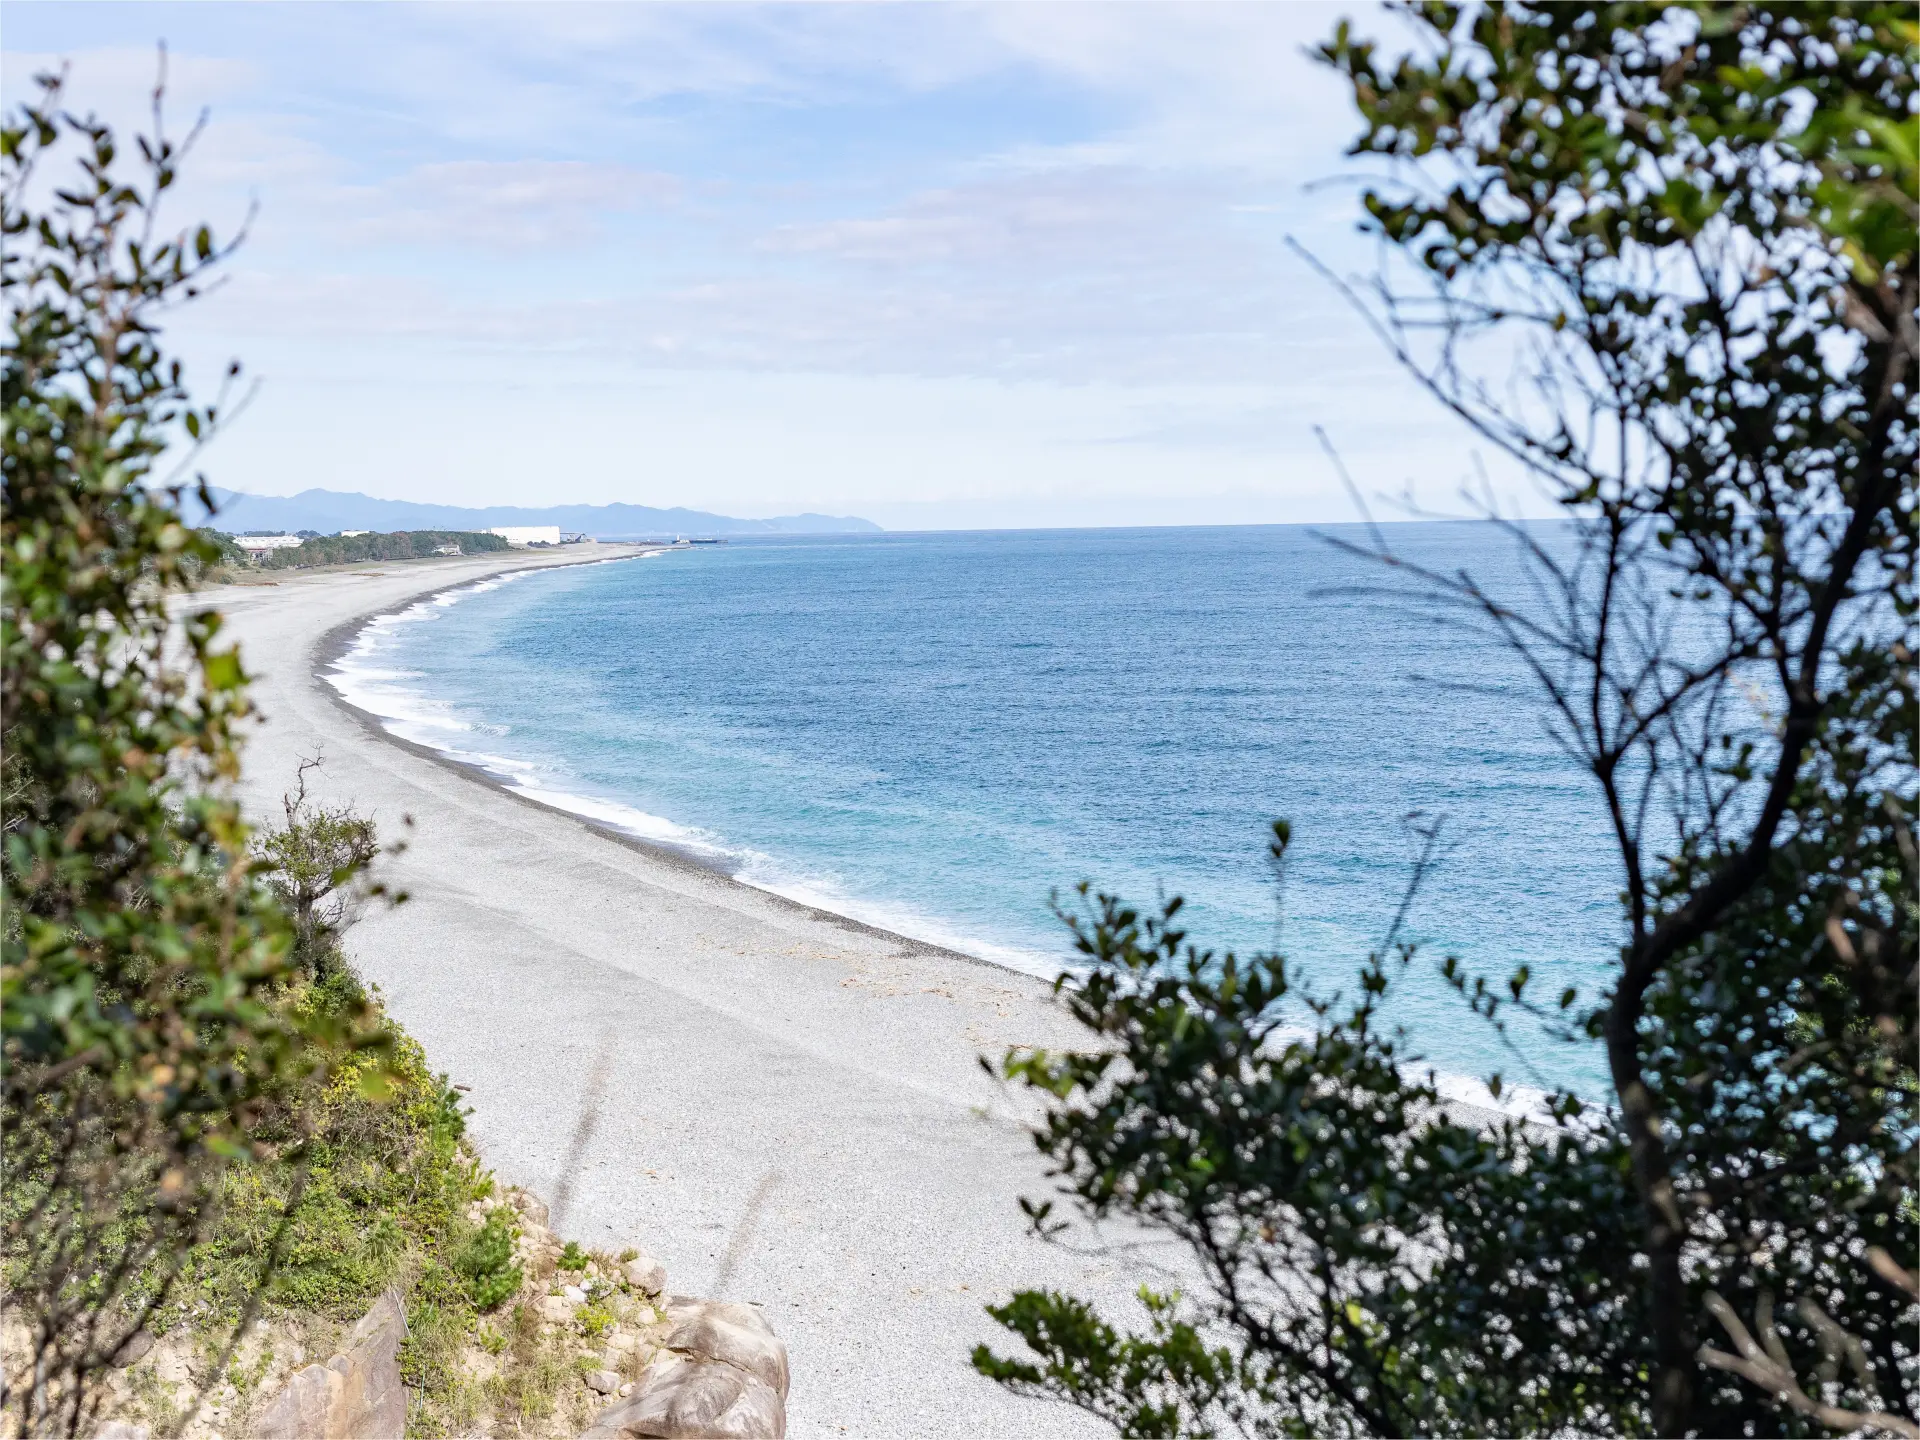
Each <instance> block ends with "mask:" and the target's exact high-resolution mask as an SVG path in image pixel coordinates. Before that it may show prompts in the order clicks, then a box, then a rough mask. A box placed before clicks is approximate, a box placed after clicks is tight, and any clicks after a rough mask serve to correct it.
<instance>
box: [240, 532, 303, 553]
mask: <svg viewBox="0 0 1920 1440" xmlns="http://www.w3.org/2000/svg"><path fill="white" fill-rule="evenodd" d="M233 543H234V544H236V545H238V546H239V547H240V548H241V549H242V550H244V551H246V552H247V554H249V555H254V556H259V555H265V554H266V553H267V552H268V551H269V550H291V549H293V548H294V546H296V545H298V544H300V543H301V540H300V537H299V536H298V535H236V536H234V537H233Z"/></svg>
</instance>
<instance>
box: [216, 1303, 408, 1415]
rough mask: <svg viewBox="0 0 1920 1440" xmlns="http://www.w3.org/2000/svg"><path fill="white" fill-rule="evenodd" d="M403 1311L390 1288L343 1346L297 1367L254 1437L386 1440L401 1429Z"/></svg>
mask: <svg viewBox="0 0 1920 1440" xmlns="http://www.w3.org/2000/svg"><path fill="white" fill-rule="evenodd" d="M406 1337H407V1312H406V1307H405V1306H404V1305H403V1304H402V1303H401V1301H400V1292H399V1291H398V1290H388V1291H387V1292H386V1293H385V1294H384V1295H382V1296H381V1297H380V1298H379V1299H378V1300H376V1301H374V1302H373V1308H372V1309H370V1310H368V1311H367V1313H366V1314H365V1315H363V1316H361V1317H360V1323H359V1324H357V1325H355V1326H354V1327H353V1333H352V1334H351V1335H350V1336H348V1338H347V1345H346V1349H345V1350H343V1351H342V1352H341V1353H340V1354H338V1355H335V1356H334V1357H333V1358H332V1359H330V1360H329V1361H327V1363H326V1364H325V1365H309V1366H307V1367H306V1369H304V1370H300V1371H296V1372H295V1373H294V1375H293V1376H292V1377H291V1378H290V1379H289V1380H288V1381H287V1383H286V1385H285V1386H284V1387H282V1389H281V1390H280V1393H279V1394H277V1395H275V1396H274V1397H273V1399H272V1400H270V1401H268V1402H267V1404H266V1406H265V1408H264V1409H263V1410H262V1411H261V1413H260V1418H259V1419H258V1420H257V1421H256V1422H255V1424H254V1426H253V1431H252V1433H253V1435H254V1436H255V1437H256V1440H390V1437H392V1436H396V1435H401V1434H404V1433H405V1431H406V1424H407V1391H406V1387H405V1386H404V1385H403V1384H402V1383H401V1380H400V1342H401V1341H402V1340H404V1339H406Z"/></svg>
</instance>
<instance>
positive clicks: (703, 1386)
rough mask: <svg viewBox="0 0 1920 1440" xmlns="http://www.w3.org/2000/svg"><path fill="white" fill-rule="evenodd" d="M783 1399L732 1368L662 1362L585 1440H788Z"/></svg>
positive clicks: (683, 1361)
mask: <svg viewBox="0 0 1920 1440" xmlns="http://www.w3.org/2000/svg"><path fill="white" fill-rule="evenodd" d="M786 1433H787V1414H786V1406H785V1405H784V1404H782V1403H781V1400H780V1397H779V1396H778V1395H776V1394H774V1393H773V1391H772V1390H771V1389H769V1388H768V1387H767V1386H765V1385H763V1384H762V1383H761V1382H760V1381H758V1380H756V1379H755V1378H753V1377H752V1376H750V1375H746V1374H743V1373H742V1372H741V1371H738V1370H736V1369H734V1368H733V1367H732V1366H731V1365H713V1364H702V1363H700V1362H699V1361H695V1360H687V1359H684V1358H682V1357H681V1356H678V1355H668V1356H664V1357H663V1358H661V1359H659V1360H656V1361H655V1362H654V1363H653V1364H652V1365H650V1366H649V1367H648V1368H647V1373H646V1374H645V1375H644V1376H643V1377H642V1378H641V1380H640V1382H639V1384H638V1385H637V1386H636V1387H635V1389H634V1393H633V1395H632V1397H631V1398H630V1399H626V1400H622V1401H620V1402H619V1403H618V1404H617V1405H613V1406H610V1407H609V1408H607V1409H605V1410H603V1411H601V1412H600V1414H599V1416H598V1417H597V1418H596V1419H595V1420H594V1422H593V1425H592V1427H591V1428H590V1429H588V1430H586V1431H583V1432H582V1434H581V1437H580V1440H644V1437H663V1436H673V1437H680V1440H783V1437H784V1436H785V1435H786Z"/></svg>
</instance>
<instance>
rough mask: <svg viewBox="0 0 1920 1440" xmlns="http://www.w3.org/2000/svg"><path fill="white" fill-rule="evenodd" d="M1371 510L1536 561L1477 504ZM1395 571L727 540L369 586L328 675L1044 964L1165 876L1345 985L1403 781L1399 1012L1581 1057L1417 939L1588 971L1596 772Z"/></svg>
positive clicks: (1196, 550)
mask: <svg viewBox="0 0 1920 1440" xmlns="http://www.w3.org/2000/svg"><path fill="white" fill-rule="evenodd" d="M1329 533H1333V534H1342V533H1344V534H1347V535H1349V536H1350V537H1352V538H1358V536H1357V534H1356V532H1353V531H1343V530H1342V529H1341V527H1333V529H1332V530H1331V531H1330V532H1329ZM1389 533H1390V535H1391V538H1392V540H1393V542H1394V544H1395V547H1396V548H1397V549H1399V550H1401V551H1402V552H1403V553H1405V554H1407V555H1408V556H1410V557H1412V558H1415V559H1418V560H1420V561H1422V562H1424V563H1426V564H1429V565H1432V566H1436V567H1439V568H1443V569H1448V570H1451V569H1457V568H1460V567H1466V568H1468V569H1470V570H1471V571H1473V573H1474V574H1475V575H1476V576H1477V577H1480V578H1481V579H1483V580H1484V581H1486V582H1488V583H1489V584H1490V585H1491V586H1492V587H1493V588H1494V589H1495V590H1497V591H1498V590H1505V591H1509V592H1512V593H1516V594H1519V593H1523V586H1522V581H1521V578H1520V575H1519V571H1518V568H1517V564H1516V559H1515V555H1514V549H1513V542H1512V541H1511V540H1509V539H1506V538H1503V537H1501V536H1499V535H1498V534H1497V533H1495V532H1492V531H1490V530H1488V529H1486V528H1483V527H1480V526H1474V525H1441V524H1436V525H1397V526H1393V527H1391V530H1390V532H1389ZM1385 583H1389V580H1388V577H1387V576H1386V575H1385V574H1384V572H1382V571H1381V570H1380V569H1379V567H1377V566H1375V565H1372V564H1370V563H1368V562H1365V561H1361V560H1357V559H1354V558H1352V557H1350V556H1348V555H1345V554H1343V553H1342V552H1340V551H1339V550H1338V549H1336V548H1335V547H1333V546H1331V545H1329V544H1328V543H1327V542H1326V541H1325V540H1324V539H1321V538H1318V537H1316V536H1315V535H1314V534H1312V533H1310V532H1309V531H1307V530H1306V529H1303V528H1298V527H1292V526H1273V527H1235V528H1221V529H1159V530H1097V531H1093V530H1090V531H1065V532H1063V531H1034V532H996V533H974V534H930V535H886V536H874V537H859V538H838V537H827V538H814V537H808V538H795V539H768V540H754V541H736V542H733V543H730V544H727V545H724V546H701V547H697V548H692V549H683V550H679V551H676V552H673V553H670V554H666V555H661V556H657V557H653V558H649V559H644V560H634V561H625V562H619V563H613V564H606V565H596V566H588V567H581V568H575V569H566V570H555V571H541V572H532V573H527V574H523V575H520V576H517V577H513V578H511V579H509V580H507V581H504V582H491V583H488V584H484V585H481V586H478V587H473V588H469V589H466V590H461V591H456V592H451V593H448V594H446V595H442V596H439V597H436V598H435V599H433V600H430V601H427V602H423V603H422V604H420V605H417V606H415V607H414V608H413V609H412V610H410V611H408V612H407V613H405V614H404V615H400V616H395V617H389V618H387V619H385V620H382V621H379V622H376V623H375V625H374V626H373V627H371V628H370V629H369V630H368V631H367V632H366V633H365V634H364V635H363V637H362V640H361V642H360V644H359V645H358V646H357V647H356V648H355V649H354V651H353V652H352V653H350V654H349V656H348V657H347V659H346V660H345V661H344V662H343V663H342V666H341V671H340V674H339V675H338V677H337V680H336V683H337V684H339V685H340V686H341V688H342V690H343V692H344V693H346V694H347V695H348V697H349V698H350V699H352V700H353V701H354V702H355V703H357V704H360V705H362V706H364V707H366V708H368V709H371V710H373V711H375V712H376V713H378V714H380V715H382V716H384V717H386V721H387V724H388V725H389V727H390V728H391V729H392V730H394V731H395V732H396V733H399V734H402V735H405V736H407V737H408V738H410V739H414V740H417V741H420V742H422V743H426V744H430V745H433V746H436V747H439V748H442V749H445V750H449V751H452V752H457V753H458V754H460V755H462V756H464V757H466V758H468V759H471V760H474V761H476V762H478V763H480V764H483V765H485V766H486V767H487V768H489V769H490V770H492V771H493V772H494V773H496V774H497V775H499V776H500V777H501V778H502V779H503V780H506V781H507V782H509V783H511V784H513V785H515V786H516V787H518V788H519V789H521V790H522V791H524V792H527V793H529V794H532V795H534V796H536V797H537V798H542V799H545V800H547V801H548V802H549V803H553V804H557V805H561V806H563V807H565V808H569V809H572V810H576V811H579V812H581V813H584V814H589V815H593V816H595V817H597V818H600V819H602V820H605V821H608V822H610V823H613V824H616V825H620V826H623V827H625V828H627V829H628V830H630V831H632V832H633V833H636V834H639V835H642V836H646V837H650V838H654V839H660V840H667V841H671V842H674V843H677V844H680V845H682V846H685V847H688V848H691V849H694V850H697V851H701V852H703V853H705V854H706V855H708V856H709V857H711V858H713V859H715V860H717V861H718V862H720V863H722V864H724V865H725V866H726V867H727V868H729V869H731V870H733V871H734V872H735V873H736V874H738V875H739V877H740V878H741V879H743V880H745V881H747V882H749V883H751V884H755V885H759V886H763V887H765V888H767V889H771V890H775V891H778V892H780V893H782V894H786V895H789V896H793V897H795V898H798V899H803V900H806V901H808V902H810V903H814V904H818V905H821V906H824V907H827V908H830V909H834V910H838V911H841V912H843V913H846V914H850V915H854V916H857V917H859V918H862V919H866V920H870V921H872V922H874V923H877V924H880V925H884V926H887V927H889V928H892V929H896V930H899V931H902V932H905V933H908V934H911V935H916V936H919V937H922V938H926V939H930V940H937V941H940V942H943V943H946V944H949V945H952V946H955V947H958V948H962V949H965V950H969V951H972V952H974V953H976V954H980V955H983V956H986V957H989V958H993V959H997V960H1001V961H1003V962H1005V963H1009V964H1014V965H1017V966H1020V967H1021V968H1026V969H1031V970H1036V971H1039V972H1042V973H1046V974H1052V973H1054V972H1055V971H1056V970H1057V969H1058V968H1059V966H1060V964H1061V963H1062V962H1063V961H1065V960H1067V959H1068V958H1069V955H1070V951H1069V948H1068V946H1067V945H1066V943H1065V931H1064V930H1063V928H1062V926H1061V924H1060V922H1059V921H1058V920H1057V919H1055V918H1054V916H1053V915H1052V914H1051V912H1050V910H1049V897H1050V895H1051V894H1052V893H1053V892H1054V891H1055V890H1056V889H1057V890H1058V891H1059V892H1060V893H1061V895H1062V896H1063V897H1066V898H1071V897H1070V894H1069V892H1070V891H1071V887H1072V886H1073V885H1075V884H1076V883H1077V882H1079V881H1082V880H1090V881H1092V882H1093V883H1094V884H1095V885H1096V886H1099V887H1101V888H1105V889H1108V890H1115V891H1118V892H1120V893H1122V894H1124V895H1126V896H1128V897H1129V898H1131V899H1134V900H1137V901H1140V902H1147V903H1151V902H1153V901H1154V900H1155V898H1156V897H1157V896H1158V895H1160V894H1162V893H1165V894H1180V895H1184V896H1186V897H1187V899H1188V902H1189V909H1188V911H1187V916H1186V918H1187V920H1188V922H1189V929H1190V930H1191V931H1192V932H1193V934H1194V936H1195V938H1196V939H1199V940H1200V941H1202V942H1203V943H1205V944H1208V945H1212V946H1215V947H1220V948H1226V947H1233V948H1237V949H1241V950H1248V949H1254V948H1261V947H1266V946H1271V945H1273V944H1275V943H1276V940H1277V942H1278V944H1279V945H1280V947H1281V948H1282V949H1283V950H1284V951H1285V952H1286V953H1287V954H1288V955H1289V957H1290V958H1291V959H1292V960H1293V961H1294V962H1295V963H1296V964H1297V966H1298V968H1299V970H1300V972H1301V973H1302V974H1303V975H1305V976H1306V977H1308V979H1309V981H1310V983H1311V984H1312V985H1313V986H1314V988H1316V989H1317V990H1319V991H1322V992H1331V991H1333V990H1336V989H1341V988H1343V987H1344V988H1346V989H1347V990H1348V991H1349V992H1351V990H1352V971H1353V966H1354V963H1355V961H1356V960H1358V959H1359V958H1361V957H1362V956H1364V954H1365V953H1366V951H1367V950H1368V949H1369V947H1370V946H1373V945H1376V944H1377V943H1378V942H1379V941H1380V939H1381V937H1382V935H1383V934H1384V932H1385V931H1386V929H1387V927H1388V925H1389V923H1390V922H1391V919H1392V916H1393V914H1394V911H1395V909H1396V907H1397V905H1398V904H1399V901H1400V898H1401V896H1402V894H1403V892H1404V890H1405V888H1406V885H1407V882H1408V879H1409V875H1410V873H1411V865H1412V860H1413V857H1414V855H1415V853H1416V850H1417V845H1416V842H1415V841H1414V840H1413V839H1412V838H1411V835H1410V833H1409V825H1408V817H1409V816H1410V815H1412V814H1414V813H1416V812H1418V813H1420V814H1424V815H1425V816H1427V817H1443V822H1444V825H1443V832H1442V833H1443V835H1444V837H1445V839H1446V842H1447V843H1446V848H1445V854H1444V857H1443V858H1442V860H1441V862H1440V864H1439V866H1438V868H1437V869H1436V870H1435V872H1434V873H1433V874H1432V876H1431V878H1430V879H1429V880H1428V882H1427V885H1426V887H1425V888H1424V890H1423V891H1422V892H1421V894H1420V895H1419V896H1418V898H1417V899H1416V901H1415V903H1414V906H1413V908H1412V911H1411V918H1410V922H1409V926H1408V929H1409V932H1410V934H1411V935H1412V936H1413V937H1414V938H1417V939H1419V940H1421V941H1422V942H1423V944H1424V945H1425V946H1426V947H1427V949H1426V950H1425V951H1424V952H1423V956H1422V958H1421V959H1418V960H1416V961H1415V962H1414V965H1413V967H1412V969H1411V970H1410V971H1409V972H1408V974H1407V977H1406V980H1405V983H1404V985H1403V987H1402V989H1401V992H1400V994H1399V995H1398V996H1397V997H1396V999H1395V1002H1394V1007H1393V1014H1394V1017H1395V1018H1396V1019H1397V1020H1399V1021H1400V1022H1401V1023H1402V1024H1404V1025H1405V1026H1406V1028H1407V1030H1408V1032H1409V1035H1410V1038H1411V1040H1412V1042H1413V1047H1414V1049H1415V1050H1417V1051H1418V1052H1419V1053H1420V1054H1423V1055H1425V1056H1426V1057H1427V1058H1428V1059H1429V1060H1430V1061H1431V1062H1432V1063H1433V1064H1434V1065H1436V1066H1437V1067H1439V1068H1440V1069H1441V1070H1442V1071H1445V1072H1448V1073H1451V1074H1455V1075H1459V1076H1463V1077H1471V1076H1476V1075H1484V1074H1486V1073H1488V1072H1489V1071H1492V1070H1496V1069H1497V1070H1500V1071H1501V1072H1503V1074H1504V1075H1505V1077H1506V1079H1507V1081H1508V1082H1509V1083H1510V1084H1512V1083H1527V1082H1529V1081H1532V1082H1533V1083H1538V1082H1539V1081H1541V1080H1546V1081H1552V1082H1562V1083H1570V1084H1573V1085H1575V1086H1576V1087H1577V1088H1580V1089H1582V1090H1588V1091H1591V1090H1593V1089H1594V1088H1595V1085H1596V1082H1597V1081H1598V1078H1599V1076H1600V1075H1601V1073H1602V1071H1601V1067H1600V1063H1599V1059H1598V1056H1597V1055H1596V1054H1594V1053H1592V1052H1590V1051H1586V1050H1581V1051H1570V1050H1568V1049H1566V1048H1564V1047H1561V1046H1558V1045H1552V1044H1549V1043H1547V1042H1545V1041H1543V1040H1541V1039H1539V1038H1538V1037H1531V1036H1526V1035H1522V1036H1520V1037H1519V1042H1518V1048H1519V1050H1520V1052H1521V1055H1522V1057H1524V1058H1519V1057H1516V1055H1515V1054H1514V1053H1513V1052H1512V1051H1511V1050H1509V1049H1507V1048H1505V1047H1504V1046H1503V1044H1502V1042H1500V1040H1499V1039H1498V1038H1497V1037H1496V1036H1495V1035H1494V1034H1493V1033H1492V1032H1491V1031H1489V1030H1488V1029H1487V1027H1486V1026H1485V1025H1484V1024H1483V1023H1482V1022H1480V1021H1478V1020H1476V1019H1475V1018H1474V1017H1472V1016H1471V1015H1470V1014H1468V1013H1467V1011H1466V1009H1465V1007H1464V1005H1463V1004H1461V1002H1460V1001H1459V1000H1458V999H1457V997H1455V996H1453V995H1452V993H1451V992H1450V991H1448V990H1447V989H1446V988H1445V987H1444V986H1443V985H1442V984H1441V983H1440V982H1439V981H1438V979H1437V977H1436V975H1435V973H1434V963H1435V962H1437V960H1438V959H1439V957H1440V956H1441V955H1442V954H1446V953H1452V954H1457V955H1459V956H1460V957H1461V958H1462V959H1463V960H1464V961H1466V962H1467V963H1468V964H1469V965H1470V966H1472V967H1475V968H1477V969H1479V970H1481V971H1484V972H1486V973H1488V974H1489V975H1490V976H1496V977H1499V978H1502V979H1504V977H1505V975H1506V974H1507V972H1508V971H1510V970H1511V968H1512V967H1513V966H1514V965H1516V964H1518V963H1521V962H1525V963H1527V964H1529V965H1531V966H1532V967H1533V969H1534V971H1535V972H1536V974H1538V975H1540V976H1541V992H1542V995H1543V996H1544V995H1546V994H1549V993H1551V994H1557V993H1558V990H1559V988H1560V986H1561V985H1563V984H1567V983H1575V984H1581V985H1583V986H1591V985H1592V984H1593V983H1594V982H1596V981H1598V980H1600V979H1602V978H1603V977H1604V976H1605V974H1606V971H1607V965H1608V961H1609V959H1610V957H1611V956H1612V955H1613V954H1614V946H1615V945H1616V944H1617V938H1616V937H1617V934H1618V924H1617V919H1616V916H1617V910H1616V904H1615V900H1614V895H1615V892H1616V891H1617V888H1618V879H1617V876H1616V874H1615V869H1614V862H1613V860H1612V849H1611V846H1610V844H1609V843H1608V839H1607V835H1606V831H1605V829H1604V824H1603V816H1602V815H1601V812H1600V810H1599V808H1598V806H1597V805H1596V803H1595V796H1594V792H1593V790H1592V788H1591V785H1590V784H1589V783H1588V782H1587V781H1586V779H1585V777H1584V776H1583V775H1582V773H1581V772H1580V771H1579V770H1578V768H1577V767H1576V766H1575V765H1574V764H1573V763H1572V762H1571V761H1569V760H1568V759H1567V758H1566V757H1565V756H1564V755H1563V754H1562V752H1561V751H1560V750H1559V749H1558V748H1557V747H1556V746H1555V745H1554V743H1553V742H1552V741H1551V740H1550V739H1549V737H1548V736H1547V734H1546V733H1545V731H1544V729H1543V728H1542V724H1541V720H1542V710H1541V707H1540V703H1539V700H1538V696H1537V694H1536V692H1535V691H1534V689H1533V688H1532V686H1531V684H1530V683H1529V682H1528V681H1527V680H1526V678H1525V677H1524V676H1523V675H1522V674H1521V673H1520V671H1519V670H1518V668H1517V666H1516V665H1515V663H1514V662H1513V661H1512V659H1511V658H1510V657H1509V656H1508V654H1507V653H1506V651H1505V650H1504V649H1503V648H1502V647H1501V646H1500V644H1499V643H1498V642H1497V641H1495V640H1493V639H1491V638H1489V637H1486V636H1484V635H1481V634H1477V633H1473V632H1471V631H1467V630H1463V629H1461V628H1459V627H1456V626H1448V625H1443V624H1440V623H1437V622H1436V619H1435V613H1436V612H1435V611H1434V610H1433V608H1432V607H1430V606H1422V605H1416V604H1410V603H1408V602H1406V601H1405V600H1401V601H1394V600H1391V599H1389V598H1386V597H1383V596H1381V595H1379V594H1377V593H1363V588H1362V587H1370V586H1371V587H1377V586H1380V585H1382V584H1385ZM1275 816H1285V817H1287V818H1289V819H1290V820H1291V821H1292V823H1293V833H1294V847H1293V855H1292V862H1291V865H1290V868H1289V870H1288V873H1287V875H1286V877H1285V882H1284V883H1285V893H1284V903H1281V897H1279V896H1278V895H1277V893H1276V886H1275V883H1274V877H1273V875H1272V873H1271V871H1270V869H1269V867H1268V865H1267V860H1266V851H1265V845H1266V838H1267V825H1268V822H1269V821H1270V820H1271V819H1272V818H1273V817H1275ZM1529 1063H1530V1064H1531V1065H1532V1066H1533V1067H1534V1068H1535V1071H1536V1073H1535V1074H1533V1075H1529V1074H1528V1068H1527V1067H1528V1064H1529Z"/></svg>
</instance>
